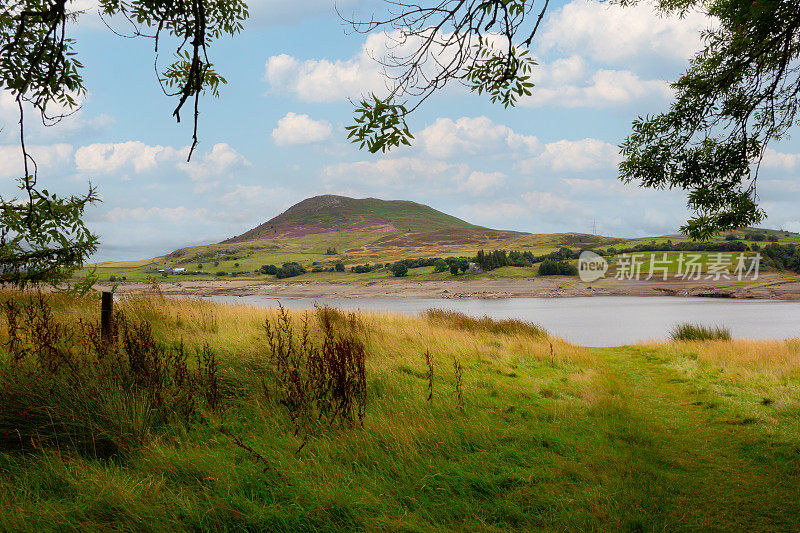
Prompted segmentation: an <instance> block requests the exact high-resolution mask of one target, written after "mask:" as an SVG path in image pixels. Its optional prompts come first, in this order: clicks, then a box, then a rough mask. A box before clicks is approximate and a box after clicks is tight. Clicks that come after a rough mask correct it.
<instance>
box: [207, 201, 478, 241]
mask: <svg viewBox="0 0 800 533" xmlns="http://www.w3.org/2000/svg"><path fill="white" fill-rule="evenodd" d="M453 228H472V229H479V230H486V228H481V227H480V226H475V225H474V224H470V223H469V222H465V221H463V220H461V219H460V218H456V217H454V216H451V215H448V214H446V213H442V212H441V211H437V210H436V209H434V208H432V207H429V206H427V205H423V204H418V203H416V202H409V201H404V200H379V199H377V198H363V199H357V198H348V197H346V196H335V195H332V194H326V195H322V196H314V197H313V198H307V199H305V200H303V201H302V202H300V203H298V204H295V205H293V206H292V207H290V208H289V209H287V210H286V211H284V212H283V213H281V214H280V215H278V216H276V217H275V218H272V219H270V220H268V221H267V222H264V223H263V224H261V225H259V226H257V227H255V228H253V229H251V230H250V231H247V232H245V233H243V234H242V235H239V236H238V237H234V238H232V239H228V240H226V241H223V242H224V243H238V242H246V241H252V240H260V239H274V238H287V237H303V236H305V235H312V234H317V233H328V232H331V231H339V232H341V231H371V230H372V231H374V230H378V231H386V232H426V231H433V230H444V229H453ZM489 231H491V230H489Z"/></svg>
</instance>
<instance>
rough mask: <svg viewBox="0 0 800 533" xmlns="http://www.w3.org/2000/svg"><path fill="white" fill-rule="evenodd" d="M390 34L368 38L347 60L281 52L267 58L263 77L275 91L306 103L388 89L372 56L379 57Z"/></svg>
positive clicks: (330, 100)
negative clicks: (314, 57) (293, 96)
mask: <svg viewBox="0 0 800 533" xmlns="http://www.w3.org/2000/svg"><path fill="white" fill-rule="evenodd" d="M386 46H387V37H386V36H384V35H383V34H374V35H370V36H368V37H367V39H366V40H365V41H364V45H363V46H362V48H361V51H360V52H359V53H358V54H356V55H355V56H354V57H352V58H350V59H347V60H338V59H337V60H333V61H331V60H328V59H318V60H317V59H309V60H306V61H302V62H301V61H298V60H297V59H295V58H294V57H292V56H289V55H286V54H281V55H277V56H272V57H270V58H269V59H267V62H266V67H265V75H264V80H265V81H266V82H267V83H269V85H270V88H271V89H272V90H276V91H283V92H289V93H293V94H294V95H295V96H296V97H297V98H298V99H299V100H301V101H303V102H337V101H341V100H344V99H345V98H348V97H351V98H355V97H358V96H359V95H361V94H366V93H371V92H375V93H383V92H386V80H385V79H384V77H383V76H382V74H381V70H380V66H379V65H378V63H377V62H376V61H375V59H373V58H374V57H380V55H382V53H383V50H385V49H386Z"/></svg>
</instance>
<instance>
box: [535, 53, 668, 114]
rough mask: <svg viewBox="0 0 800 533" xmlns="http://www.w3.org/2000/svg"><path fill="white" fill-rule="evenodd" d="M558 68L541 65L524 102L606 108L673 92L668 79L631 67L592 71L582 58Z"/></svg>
mask: <svg viewBox="0 0 800 533" xmlns="http://www.w3.org/2000/svg"><path fill="white" fill-rule="evenodd" d="M554 69H555V72H552V73H551V72H550V65H548V64H543V65H542V66H540V67H537V69H536V70H535V71H534V77H535V80H536V81H537V85H536V87H534V89H533V91H532V94H531V96H529V97H526V98H523V99H522V100H520V105H521V106H525V107H542V106H559V107H590V108H606V107H612V106H625V105H630V104H632V103H635V102H637V101H642V100H657V101H663V100H667V99H670V98H671V97H672V96H673V91H672V88H671V87H670V86H669V83H667V82H666V81H664V80H644V79H642V78H640V77H639V76H638V75H637V74H635V73H633V72H631V71H629V70H608V69H600V70H597V71H595V72H593V73H589V71H588V70H587V66H586V63H585V62H583V60H581V59H580V58H577V59H575V60H564V62H563V63H559V62H556V64H555V67H554ZM537 75H540V76H541V77H537Z"/></svg>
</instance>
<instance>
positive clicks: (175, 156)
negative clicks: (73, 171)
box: [75, 141, 250, 192]
mask: <svg viewBox="0 0 800 533" xmlns="http://www.w3.org/2000/svg"><path fill="white" fill-rule="evenodd" d="M188 153H189V148H188V147H186V146H184V147H182V148H174V147H172V146H160V145H156V146H150V145H148V144H145V143H143V142H141V141H127V142H123V143H98V144H90V145H88V146H82V147H80V148H78V150H77V152H75V166H76V167H77V168H78V170H79V171H81V172H86V173H98V174H106V175H110V174H118V173H130V172H133V173H135V174H143V173H146V172H154V171H156V170H158V169H159V168H163V167H168V168H170V167H171V168H177V169H179V170H181V171H183V172H185V173H186V174H187V175H188V176H189V178H190V179H192V180H198V181H203V180H209V179H212V178H222V177H229V176H230V175H231V173H232V172H233V171H235V170H238V169H240V168H243V167H246V166H249V165H250V163H249V162H248V161H247V159H245V158H244V156H243V155H241V154H240V153H238V152H237V151H236V150H234V149H233V148H231V146H230V145H228V144H227V143H219V144H215V145H214V146H213V147H212V148H211V151H210V152H205V153H197V152H196V153H195V154H194V155H193V156H192V160H191V161H190V162H187V161H186V156H187V154H188ZM195 192H202V190H198V191H195Z"/></svg>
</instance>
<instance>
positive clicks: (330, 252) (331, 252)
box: [325, 248, 336, 255]
mask: <svg viewBox="0 0 800 533" xmlns="http://www.w3.org/2000/svg"><path fill="white" fill-rule="evenodd" d="M325 255H336V248H328V249H327V250H325Z"/></svg>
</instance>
